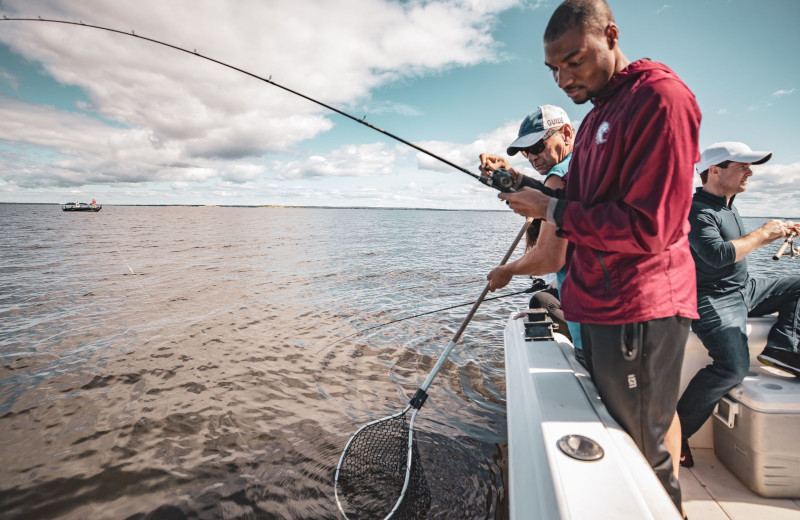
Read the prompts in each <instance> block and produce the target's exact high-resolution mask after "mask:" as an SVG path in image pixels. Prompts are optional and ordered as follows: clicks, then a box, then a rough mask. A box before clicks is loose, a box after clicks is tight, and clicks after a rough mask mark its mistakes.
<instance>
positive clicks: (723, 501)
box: [680, 448, 800, 520]
mask: <svg viewBox="0 0 800 520" xmlns="http://www.w3.org/2000/svg"><path fill="white" fill-rule="evenodd" d="M692 455H693V456H694V467H693V468H681V471H680V482H681V492H682V494H683V507H684V509H685V510H686V514H687V515H688V517H689V518H690V519H691V520H695V519H699V520H753V519H757V520H798V519H800V500H791V499H787V498H764V497H760V496H758V495H757V494H755V493H753V492H752V491H750V490H749V489H748V488H747V487H745V485H744V484H742V483H741V482H740V481H739V479H737V478H736V477H735V476H734V475H733V474H732V473H731V472H730V471H728V469H727V468H726V467H725V466H724V465H723V464H722V462H720V461H719V459H717V457H716V456H715V455H714V450H713V449H711V448H694V449H692Z"/></svg>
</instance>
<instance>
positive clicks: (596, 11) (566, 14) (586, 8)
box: [544, 0, 614, 42]
mask: <svg viewBox="0 0 800 520" xmlns="http://www.w3.org/2000/svg"><path fill="white" fill-rule="evenodd" d="M609 23H614V14H613V13H612V12H611V8H610V7H609V6H608V4H607V3H606V1H605V0H566V1H564V2H563V3H562V4H561V5H559V6H558V7H557V8H556V10H555V12H554V13H553V16H551V17H550V22H549V23H548V24H547V28H546V29H545V31H544V41H546V42H552V41H555V40H556V39H558V38H560V37H561V36H562V35H563V34H564V33H565V32H567V31H569V30H570V29H573V28H575V27H582V28H584V29H593V30H595V31H600V32H602V31H604V30H605V28H606V27H607V26H608V24H609Z"/></svg>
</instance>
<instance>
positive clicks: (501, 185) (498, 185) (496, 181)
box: [478, 168, 564, 199]
mask: <svg viewBox="0 0 800 520" xmlns="http://www.w3.org/2000/svg"><path fill="white" fill-rule="evenodd" d="M483 171H484V172H486V173H487V175H481V176H480V177H479V178H478V180H479V181H481V182H482V183H483V184H485V185H487V186H491V187H492V188H494V189H496V190H498V191H502V192H503V193H515V192H516V191H517V189H518V188H522V187H525V186H527V187H529V188H533V189H534V190H539V191H541V192H542V193H544V194H545V195H547V196H548V197H555V198H557V199H563V198H564V190H554V189H553V188H548V187H547V186H545V185H544V183H543V182H541V181H537V180H536V179H532V178H531V177H528V176H526V175H521V174H520V176H521V177H522V179H521V181H520V183H519V186H518V187H517V188H515V187H514V186H515V185H516V184H517V179H516V178H515V177H514V174H513V173H511V172H510V171H508V170H506V169H505V168H497V169H496V170H490V169H488V168H487V169H485V170H483Z"/></svg>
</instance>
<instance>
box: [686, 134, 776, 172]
mask: <svg viewBox="0 0 800 520" xmlns="http://www.w3.org/2000/svg"><path fill="white" fill-rule="evenodd" d="M770 157H772V152H756V151H753V150H751V149H750V147H749V146H747V145H746V144H744V143H737V142H730V141H729V142H724V143H714V144H712V145H711V146H709V147H708V148H706V149H705V150H703V153H701V154H700V162H699V163H697V166H696V167H697V173H703V172H704V171H706V170H707V169H709V168H711V167H712V166H714V165H717V164H719V163H721V162H725V161H733V162H740V163H745V164H763V163H765V162H767V161H769V159H770Z"/></svg>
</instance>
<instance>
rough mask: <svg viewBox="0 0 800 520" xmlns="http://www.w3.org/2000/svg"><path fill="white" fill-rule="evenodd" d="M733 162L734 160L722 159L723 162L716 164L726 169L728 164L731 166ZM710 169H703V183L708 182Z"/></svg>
mask: <svg viewBox="0 0 800 520" xmlns="http://www.w3.org/2000/svg"><path fill="white" fill-rule="evenodd" d="M732 162H733V161H722V162H721V163H718V164H715V165H714V166H716V167H717V168H722V169H723V170H724V169H726V168H727V167H728V166H730V165H731V163H732ZM710 169H711V167H709V168H708V170H710ZM708 170H703V173H701V174H700V180H701V181H702V182H703V184H705V183H707V182H708Z"/></svg>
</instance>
